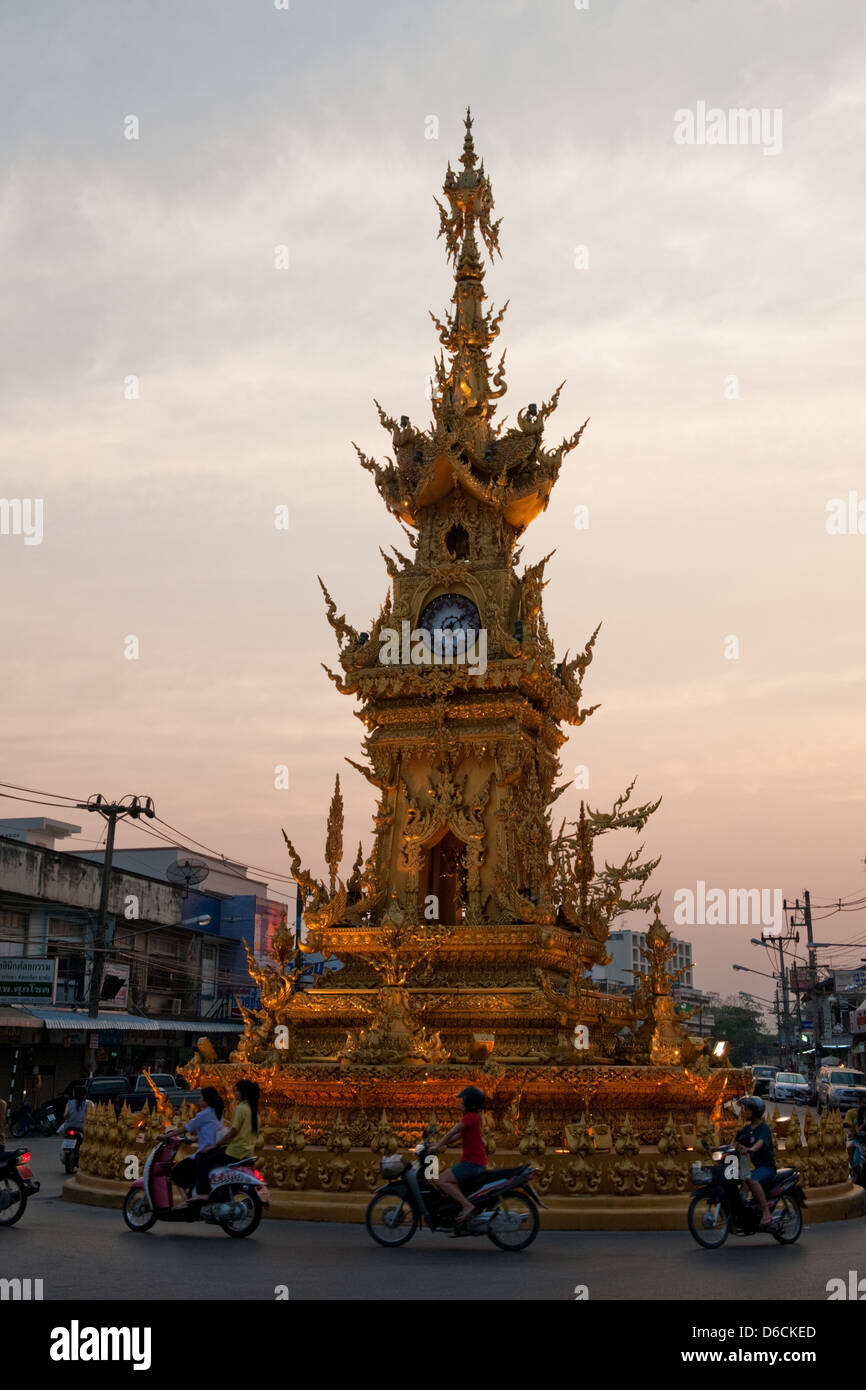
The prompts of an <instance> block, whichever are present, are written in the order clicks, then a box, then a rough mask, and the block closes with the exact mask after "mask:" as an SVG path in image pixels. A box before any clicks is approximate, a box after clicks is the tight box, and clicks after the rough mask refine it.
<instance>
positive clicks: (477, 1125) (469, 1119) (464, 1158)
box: [428, 1086, 487, 1226]
mask: <svg viewBox="0 0 866 1390" xmlns="http://www.w3.org/2000/svg"><path fill="white" fill-rule="evenodd" d="M457 1099H458V1100H462V1102H463V1119H462V1120H459V1121H458V1123H457V1124H456V1125H453V1126H452V1127H451V1129H449V1131H448V1133H447V1134H446V1135H444V1136H443V1138H442V1139H440V1140H439V1142H438V1144H431V1145H430V1146H429V1148H428V1153H432V1154H437V1153H438V1152H439V1150H440V1149H446V1148H447V1147H448V1145H449V1144H454V1143H456V1141H457V1140H458V1139H460V1140H461V1141H462V1147H463V1152H462V1154H461V1161H460V1162H459V1163H455V1164H453V1165H452V1166H451V1167H450V1168H447V1169H446V1170H445V1172H444V1173H440V1174H439V1176H438V1178H431V1179H430V1184H431V1186H432V1187H435V1188H436V1190H437V1191H438V1192H441V1193H442V1195H443V1196H444V1197H450V1198H451V1200H452V1201H454V1202H456V1203H457V1205H458V1206H459V1207H460V1211H459V1213H458V1216H457V1220H456V1222H455V1225H457V1226H460V1225H462V1224H463V1223H464V1222H465V1221H467V1220H468V1218H469V1217H470V1216H474V1215H475V1208H474V1206H473V1205H472V1203H471V1202H470V1201H469V1198H468V1197H466V1196H464V1194H463V1192H462V1191H461V1188H460V1183H461V1181H465V1180H466V1179H467V1178H474V1177H477V1176H478V1175H479V1174H480V1173H483V1172H484V1170H485V1168H486V1167H487V1153H486V1150H485V1148H484V1143H483V1140H482V1138H481V1114H480V1112H481V1110H483V1109H484V1102H485V1095H484V1092H483V1091H482V1090H480V1088H479V1087H478V1086H464V1088H463V1090H462V1091H461V1092H460V1093H459V1095H458V1097H457Z"/></svg>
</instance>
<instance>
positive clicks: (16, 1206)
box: [0, 1173, 27, 1226]
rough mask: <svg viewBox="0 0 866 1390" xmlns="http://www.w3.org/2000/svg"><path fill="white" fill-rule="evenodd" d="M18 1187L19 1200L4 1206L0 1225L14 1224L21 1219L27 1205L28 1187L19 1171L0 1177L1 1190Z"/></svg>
mask: <svg viewBox="0 0 866 1390" xmlns="http://www.w3.org/2000/svg"><path fill="white" fill-rule="evenodd" d="M14 1187H17V1189H18V1193H19V1196H18V1201H17V1202H13V1203H12V1205H11V1206H8V1207H4V1208H3V1210H2V1211H0V1226H14V1225H15V1222H16V1221H20V1220H21V1218H22V1216H23V1215H24V1211H25V1208H26V1206H27V1189H26V1187H25V1186H24V1183H23V1182H22V1181H21V1179H20V1177H19V1176H18V1174H17V1173H7V1175H6V1177H5V1178H0V1190H3V1189H4V1188H5V1189H6V1192H7V1193H8V1192H9V1189H10V1188H14Z"/></svg>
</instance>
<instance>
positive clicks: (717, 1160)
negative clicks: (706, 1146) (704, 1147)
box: [713, 1149, 725, 1163]
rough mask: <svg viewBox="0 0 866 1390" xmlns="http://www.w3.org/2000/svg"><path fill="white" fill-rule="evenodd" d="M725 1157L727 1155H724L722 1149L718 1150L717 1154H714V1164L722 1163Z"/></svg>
mask: <svg viewBox="0 0 866 1390" xmlns="http://www.w3.org/2000/svg"><path fill="white" fill-rule="evenodd" d="M724 1156H725V1155H724V1154H723V1153H722V1151H721V1149H716V1150H715V1152H714V1153H713V1162H714V1163H721V1161H722V1159H723V1158H724Z"/></svg>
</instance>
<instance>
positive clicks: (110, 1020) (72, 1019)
mask: <svg viewBox="0 0 866 1390" xmlns="http://www.w3.org/2000/svg"><path fill="white" fill-rule="evenodd" d="M6 1012H7V1013H10V1014H14V1015H15V1022H14V1024H7V1025H5V1026H7V1027H18V1028H26V1027H28V1026H30V1027H33V1028H39V1027H41V1026H42V1025H43V1024H44V1025H45V1027H46V1028H48V1029H50V1031H51V1032H58V1033H195V1034H196V1035H197V1036H201V1035H202V1034H204V1035H207V1034H208V1033H242V1032H243V1031H244V1025H243V1020H242V1019H240V1018H239V1019H238V1020H237V1022H236V1023H231V1022H226V1021H225V1020H219V1021H218V1020H216V1019H210V1018H192V1019H189V1018H174V1017H168V1018H142V1017H140V1016H139V1015H138V1014H127V1013H123V1012H121V1011H120V1010H118V1012H117V1013H116V1014H114V1013H105V1012H103V1013H101V1014H98V1015H97V1017H96V1018H91V1017H90V1014H85V1013H77V1012H75V1010H73V1009H46V1008H42V1006H41V1005H39V1004H34V1005H32V1006H31V1008H30V1012H29V1014H28V1013H25V1011H24V1010H23V1009H8V1010H6ZM31 1016H32V1022H31V1023H30V1024H29V1025H28V1023H27V1022H22V1021H21V1020H22V1019H24V1020H26V1019H28V1018H30V1017H31Z"/></svg>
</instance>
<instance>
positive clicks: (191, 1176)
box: [171, 1086, 223, 1206]
mask: <svg viewBox="0 0 866 1390" xmlns="http://www.w3.org/2000/svg"><path fill="white" fill-rule="evenodd" d="M201 1098H202V1101H203V1102H204V1104H203V1106H202V1109H201V1110H199V1111H198V1112H197V1113H196V1114H195V1115H193V1117H192V1119H191V1120H187V1122H186V1124H185V1125H184V1130H185V1132H186V1133H187V1134H194V1135H195V1137H196V1141H197V1148H196V1151H195V1153H194V1154H193V1156H192V1158H184V1159H182V1161H181V1162H180V1163H178V1164H177V1165H176V1167H175V1168H174V1169H172V1174H171V1180H172V1182H173V1183H176V1184H177V1186H178V1187H182V1188H183V1189H184V1191H185V1192H186V1196H187V1201H189V1200H190V1199H191V1197H192V1186H193V1183H195V1187H196V1193H197V1195H199V1196H202V1197H206V1196H207V1195H208V1181H207V1175H208V1173H209V1172H210V1170H211V1168H212V1167H213V1159H212V1154H213V1152H214V1150H215V1148H216V1143H217V1139H218V1138H219V1133H220V1130H221V1129H222V1113H223V1102H222V1096H221V1095H220V1093H219V1091H217V1090H215V1089H214V1087H213V1086H203V1087H202V1091H201ZM202 1170H203V1171H202ZM179 1205H180V1206H185V1205H186V1203H184V1202H181V1203H180V1204H179Z"/></svg>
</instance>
